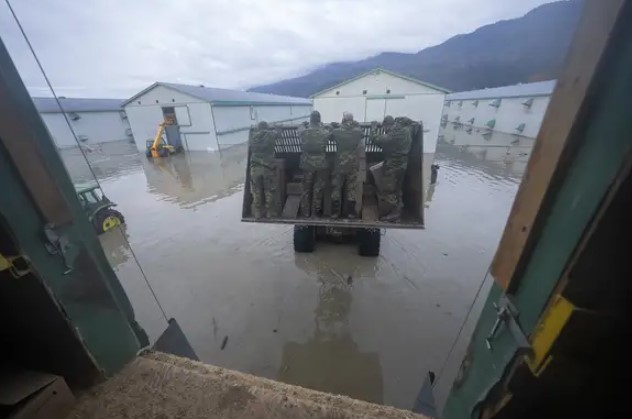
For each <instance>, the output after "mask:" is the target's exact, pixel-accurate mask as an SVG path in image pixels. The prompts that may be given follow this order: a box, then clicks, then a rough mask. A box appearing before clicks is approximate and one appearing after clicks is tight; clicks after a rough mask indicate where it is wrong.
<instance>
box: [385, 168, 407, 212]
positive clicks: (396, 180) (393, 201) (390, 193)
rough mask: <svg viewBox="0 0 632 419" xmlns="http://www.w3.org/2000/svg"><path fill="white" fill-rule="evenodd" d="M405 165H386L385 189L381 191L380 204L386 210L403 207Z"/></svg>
mask: <svg viewBox="0 0 632 419" xmlns="http://www.w3.org/2000/svg"><path fill="white" fill-rule="evenodd" d="M405 173H406V168H405V167H401V166H399V167H390V166H387V165H385V166H384V169H383V190H381V191H379V193H378V199H379V206H380V208H383V209H384V211H385V212H388V211H392V210H395V209H401V208H402V207H403V202H402V194H403V192H402V189H403V186H404V174H405Z"/></svg>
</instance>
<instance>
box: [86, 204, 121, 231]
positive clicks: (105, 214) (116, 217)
mask: <svg viewBox="0 0 632 419" xmlns="http://www.w3.org/2000/svg"><path fill="white" fill-rule="evenodd" d="M122 224H125V217H123V214H121V213H120V212H118V211H117V210H114V209H112V208H104V209H102V210H101V211H99V212H97V214H96V215H95V216H94V228H95V230H96V231H97V234H102V233H105V232H106V231H108V230H111V229H113V228H115V227H117V226H119V225H122Z"/></svg>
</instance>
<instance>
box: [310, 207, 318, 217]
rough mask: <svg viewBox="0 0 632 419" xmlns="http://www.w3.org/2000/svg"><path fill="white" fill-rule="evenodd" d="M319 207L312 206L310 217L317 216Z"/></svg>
mask: <svg viewBox="0 0 632 419" xmlns="http://www.w3.org/2000/svg"><path fill="white" fill-rule="evenodd" d="M319 214H320V208H318V207H312V216H311V218H319Z"/></svg>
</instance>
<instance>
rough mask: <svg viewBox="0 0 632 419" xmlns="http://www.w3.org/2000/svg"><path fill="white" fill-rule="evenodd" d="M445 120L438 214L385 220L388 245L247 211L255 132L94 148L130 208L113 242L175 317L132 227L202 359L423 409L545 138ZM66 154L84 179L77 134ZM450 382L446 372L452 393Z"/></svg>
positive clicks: (156, 321)
mask: <svg viewBox="0 0 632 419" xmlns="http://www.w3.org/2000/svg"><path fill="white" fill-rule="evenodd" d="M443 134H444V136H443V137H442V140H441V144H440V146H439V148H438V152H437V154H436V155H434V156H433V155H426V156H425V161H426V163H428V162H431V161H432V160H433V159H434V162H435V163H438V164H439V165H440V166H441V168H440V171H439V176H438V182H437V184H436V185H435V186H433V187H431V188H430V191H429V194H428V199H427V202H426V209H425V216H426V229H425V230H423V231H419V230H415V231H412V230H388V231H386V232H385V234H384V236H383V238H382V250H381V254H380V256H379V257H377V258H362V257H360V256H358V255H357V249H356V247H355V246H353V245H344V244H343V245H336V244H333V243H323V244H320V243H319V244H318V247H317V250H316V251H315V252H314V253H313V254H295V253H294V252H293V249H292V243H291V242H292V227H291V226H286V225H265V224H252V223H241V222H240V216H241V204H242V192H243V180H244V170H245V162H246V150H245V148H244V147H235V148H231V149H229V150H227V151H224V152H222V153H206V152H198V153H188V154H185V155H178V156H172V157H171V158H168V159H163V160H159V161H158V160H157V161H149V160H147V159H146V158H145V157H144V156H143V155H139V154H138V153H137V152H136V150H135V148H134V146H133V145H132V144H128V143H110V144H105V145H103V146H102V147H101V148H100V149H99V150H97V151H93V152H91V153H89V154H88V157H89V160H90V161H91V162H92V165H93V168H94V170H95V172H96V174H97V176H98V178H99V180H100V182H101V185H102V188H103V190H104V192H105V194H106V195H107V196H108V197H109V198H110V199H111V200H113V201H114V202H116V203H117V204H118V209H119V210H120V211H121V212H122V213H123V214H124V216H125V218H126V225H125V226H124V228H123V229H121V230H115V231H110V232H107V233H106V234H104V235H102V236H100V239H101V243H102V245H103V249H104V251H105V253H106V255H107V257H108V258H109V260H110V262H111V264H112V266H113V268H114V269H115V271H116V272H117V274H118V276H119V278H120V280H121V282H122V284H123V286H124V287H125V289H126V291H127V293H128V295H129V297H130V300H131V301H132V304H133V305H134V309H135V312H136V316H137V319H138V320H139V322H140V323H141V324H142V325H143V327H144V328H145V329H146V330H147V332H148V334H149V335H150V337H151V338H152V339H156V338H157V337H158V336H159V335H160V333H161V332H162V331H163V330H164V328H165V327H166V322H165V320H164V319H163V318H162V315H161V313H160V310H159V308H158V306H157V304H156V302H155V301H154V300H153V298H152V295H151V293H150V292H149V289H148V287H147V285H146V284H145V282H144V280H143V277H142V275H141V272H140V269H139V267H138V266H137V264H136V262H135V261H134V259H133V257H132V254H131V252H130V250H129V247H128V246H127V241H129V242H130V243H131V246H132V248H133V250H134V251H135V253H136V255H137V257H138V260H139V262H140V264H141V266H142V268H143V270H144V272H145V274H146V275H147V277H148V279H149V281H150V283H151V285H152V286H153V288H154V290H155V292H156V294H157V296H158V299H159V300H160V303H161V304H162V306H163V307H164V309H165V311H166V313H167V315H168V316H169V317H175V318H176V319H177V320H178V322H179V323H180V325H181V326H182V328H183V330H184V332H185V334H186V335H187V337H188V339H189V341H190V342H191V344H192V346H193V348H194V350H195V351H196V353H197V355H198V356H199V358H200V359H201V360H202V361H204V362H208V363H211V364H215V365H218V366H222V367H227V368H232V369H236V370H239V371H243V372H248V373H252V374H256V375H261V376H265V377H268V378H273V379H278V380H282V381H284V382H288V383H292V384H298V385H301V386H304V387H309V388H314V389H318V390H324V391H328V392H333V393H339V394H346V395H349V396H352V397H356V398H359V399H363V400H368V401H372V402H377V403H382V404H388V405H393V406H396V407H400V408H404V409H410V408H411V407H412V404H413V401H414V399H415V397H416V395H417V393H418V391H419V389H420V386H421V384H422V382H423V379H424V374H425V373H426V372H427V371H428V370H433V371H435V372H437V371H438V370H439V369H440V368H441V366H442V365H443V363H444V361H445V359H446V355H447V354H448V351H449V349H450V347H451V345H452V343H453V340H454V338H455V335H456V333H457V331H458V329H459V327H460V326H461V324H462V322H463V320H464V318H465V316H466V314H467V311H468V308H469V307H470V304H471V303H472V300H473V298H474V295H475V293H476V290H477V289H478V287H479V285H480V283H481V281H482V279H483V278H484V276H485V273H486V270H487V268H488V265H489V263H490V261H491V258H492V256H493V253H494V251H495V248H496V245H497V243H498V240H499V238H500V234H501V232H502V229H503V227H504V223H505V220H506V217H507V215H508V213H509V210H510V207H511V203H512V200H513V198H514V195H515V193H516V190H517V187H518V183H519V180H520V176H521V174H522V171H523V170H524V164H525V162H526V160H527V158H528V152H527V153H525V152H524V151H525V150H530V148H528V147H525V146H524V145H525V144H532V140H529V139H522V142H521V143H520V144H522V145H521V146H518V145H517V144H516V143H515V141H516V138H518V137H515V136H509V135H501V134H496V135H497V136H500V137H501V138H500V139H499V138H495V139H494V140H493V141H492V143H491V144H492V145H494V147H486V145H489V144H490V143H489V141H490V140H489V139H487V140H486V139H485V138H484V137H482V136H481V135H478V134H477V133H473V134H474V136H472V135H471V134H467V135H468V137H465V133H464V132H462V130H461V132H459V130H458V129H457V130H454V129H453V128H451V127H448V128H446V129H445V130H444V133H443ZM477 141H478V142H477ZM480 141H483V142H480ZM499 144H500V145H499ZM503 144H505V146H503ZM485 150H486V151H485ZM490 150H491V151H490ZM61 154H62V156H63V158H64V160H65V161H66V163H67V167H68V169H69V172H70V174H71V176H72V177H73V179H74V180H75V181H77V182H80V181H86V180H89V179H90V176H91V175H90V171H89V169H88V167H87V165H86V163H85V162H84V161H83V157H82V156H81V155H80V153H79V151H78V150H77V149H74V150H63V151H62V152H61ZM474 320H475V319H474ZM472 324H473V322H472ZM466 340H467V339H464V343H462V344H461V347H464V345H465V343H466ZM224 342H225V345H223V343H224ZM222 346H224V348H223V349H222ZM458 353H459V351H455V354H456V355H455V356H454V357H453V358H455V359H454V360H451V361H450V362H449V363H448V365H449V367H448V368H446V374H448V373H449V374H454V372H455V370H456V366H458V363H459V361H460V359H459V357H458ZM450 382H451V377H447V378H443V377H442V380H441V385H438V386H437V397H438V400H439V401H440V402H441V401H442V400H444V399H445V394H446V393H447V391H448V390H449V387H450Z"/></svg>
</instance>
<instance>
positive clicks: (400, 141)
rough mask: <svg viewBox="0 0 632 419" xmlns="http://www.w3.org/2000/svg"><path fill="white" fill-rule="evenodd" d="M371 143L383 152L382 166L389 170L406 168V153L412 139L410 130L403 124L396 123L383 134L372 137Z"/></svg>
mask: <svg viewBox="0 0 632 419" xmlns="http://www.w3.org/2000/svg"><path fill="white" fill-rule="evenodd" d="M372 137H373V142H374V143H375V144H376V145H378V146H380V147H381V148H382V151H383V152H384V166H385V167H390V168H398V167H399V168H403V169H404V168H406V166H407V164H408V153H409V151H410V146H411V143H412V139H411V136H410V130H409V129H408V127H407V126H404V125H403V124H400V123H396V124H395V125H394V126H393V128H391V130H390V131H389V132H387V133H385V134H381V135H372Z"/></svg>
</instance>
